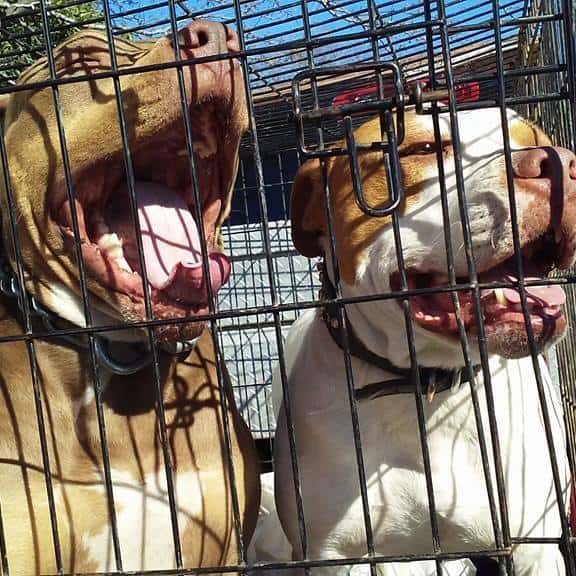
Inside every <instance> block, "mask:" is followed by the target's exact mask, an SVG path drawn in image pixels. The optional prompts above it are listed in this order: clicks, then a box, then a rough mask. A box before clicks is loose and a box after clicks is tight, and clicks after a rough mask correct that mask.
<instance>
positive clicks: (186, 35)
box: [177, 20, 240, 57]
mask: <svg viewBox="0 0 576 576" xmlns="http://www.w3.org/2000/svg"><path fill="white" fill-rule="evenodd" d="M177 41H178V47H179V48H180V49H181V50H182V51H184V52H185V53H186V55H187V57H190V56H192V57H199V56H214V55H216V54H222V53H225V52H238V51H239V50H240V48H239V44H238V36H237V35H236V33H235V32H234V31H233V30H231V29H230V28H228V27H227V26H225V25H224V24H220V23H218V22H210V21H208V20H194V21H192V22H190V24H188V25H187V26H185V27H184V28H181V29H180V30H179V31H178V35H177Z"/></svg>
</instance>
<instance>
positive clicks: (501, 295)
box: [494, 288, 508, 306]
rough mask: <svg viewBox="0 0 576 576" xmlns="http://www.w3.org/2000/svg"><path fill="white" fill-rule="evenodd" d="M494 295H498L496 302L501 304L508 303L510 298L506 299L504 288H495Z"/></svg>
mask: <svg viewBox="0 0 576 576" xmlns="http://www.w3.org/2000/svg"><path fill="white" fill-rule="evenodd" d="M494 295H495V296H496V302H498V304H500V305H501V306H506V305H507V304H508V300H506V296H505V295H504V290H503V289H502V288H494Z"/></svg>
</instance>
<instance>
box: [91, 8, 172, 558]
mask: <svg viewBox="0 0 576 576" xmlns="http://www.w3.org/2000/svg"><path fill="white" fill-rule="evenodd" d="M102 7H103V11H104V19H105V23H106V35H107V39H108V47H109V52H110V63H111V68H112V72H113V73H114V75H113V77H112V79H113V85H114V94H115V97H116V108H117V111H118V120H119V127H120V134H121V138H122V157H123V160H124V170H125V174H126V182H127V184H128V196H129V198H130V213H131V217H132V223H133V225H134V228H135V231H136V245H137V249H138V262H139V265H140V270H141V271H142V290H143V294H144V307H145V311H146V319H147V320H152V319H153V312H152V305H151V301H150V290H149V286H148V282H147V278H148V275H147V272H146V262H145V260H144V250H143V247H142V233H141V229H140V222H139V219H138V213H137V206H138V201H137V198H136V189H135V184H134V167H133V165H132V156H131V153H130V148H129V141H128V131H127V128H126V117H125V113H124V101H123V96H122V86H121V84H120V79H119V76H118V63H117V59H116V48H115V45H114V37H113V35H112V20H111V16H110V5H109V0H102ZM147 333H148V342H149V346H150V352H151V355H152V368H153V377H154V385H155V392H156V413H157V419H158V428H159V431H160V441H161V445H162V456H163V460H164V473H165V476H166V485H167V488H168V504H169V508H170V521H171V527H172V539H173V541H174V557H175V561H176V566H177V567H178V568H181V567H182V546H181V543H180V531H179V528H178V514H177V510H176V500H175V491H174V475H173V474H174V469H173V464H172V459H171V457H170V449H169V445H168V434H167V431H166V417H165V414H164V403H163V397H162V384H161V377H160V366H159V360H158V348H157V343H156V336H155V333H154V329H153V328H150V327H149V328H147Z"/></svg>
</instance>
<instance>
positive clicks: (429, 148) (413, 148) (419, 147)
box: [400, 142, 438, 156]
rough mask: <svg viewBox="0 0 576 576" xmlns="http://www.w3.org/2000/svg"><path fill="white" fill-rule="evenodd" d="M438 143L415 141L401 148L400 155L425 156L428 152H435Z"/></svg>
mask: <svg viewBox="0 0 576 576" xmlns="http://www.w3.org/2000/svg"><path fill="white" fill-rule="evenodd" d="M437 151H438V145H437V144H436V143H435V142H416V143H414V144H409V145H408V146H406V147H405V148H404V149H403V150H401V152H400V155H401V156H426V155H428V154H436V152H437Z"/></svg>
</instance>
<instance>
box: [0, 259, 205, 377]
mask: <svg viewBox="0 0 576 576" xmlns="http://www.w3.org/2000/svg"><path fill="white" fill-rule="evenodd" d="M59 288H60V287H59ZM61 288H62V290H63V291H64V292H65V294H66V296H67V299H68V300H72V301H73V305H72V306H71V308H73V309H80V307H81V306H80V303H79V302H77V300H78V297H77V296H76V295H74V294H73V293H72V292H71V291H69V290H67V289H66V288H64V287H61ZM0 295H2V296H4V297H5V300H6V301H7V302H6V304H7V306H8V307H9V308H10V307H11V308H13V309H14V310H13V313H14V316H15V317H21V318H26V317H27V316H28V317H29V318H30V321H31V322H32V323H36V325H37V326H38V329H39V332H40V333H41V332H46V333H49V334H51V333H54V332H58V331H60V332H62V334H61V335H59V339H60V340H61V341H62V342H63V343H65V344H66V345H68V346H72V347H73V348H76V349H78V350H80V351H84V352H86V353H92V352H91V348H92V349H93V353H94V354H95V356H96V358H97V359H98V363H99V364H100V366H102V367H103V368H104V369H105V370H107V371H108V372H109V373H111V374H116V375H119V376H127V375H130V374H135V373H137V372H139V371H140V370H142V369H143V368H145V367H147V366H148V365H150V364H151V363H152V359H153V355H152V354H151V352H150V350H149V348H148V346H147V345H146V343H145V342H144V341H142V340H140V339H134V341H126V338H125V334H124V332H125V331H122V334H121V337H120V339H119V340H118V339H116V338H114V336H112V338H110V337H107V336H104V335H103V334H95V335H94V336H93V338H92V342H93V344H91V343H90V336H89V334H88V333H84V332H77V331H76V330H77V327H78V324H79V323H78V322H74V321H73V320H72V319H70V318H62V317H61V316H60V315H58V314H56V313H54V312H52V311H51V310H50V309H48V308H46V307H45V306H43V305H42V304H41V303H40V302H39V301H38V300H37V299H36V298H34V297H33V296H32V295H30V294H26V293H25V292H24V291H22V290H21V288H20V283H19V282H18V279H17V277H16V275H15V274H14V273H13V271H12V269H11V267H10V265H9V264H8V263H7V261H6V260H4V259H3V258H2V256H1V254H0ZM24 298H26V301H25V300H24ZM80 316H83V315H80ZM109 323H110V324H113V323H114V320H113V319H111V321H110V322H109ZM81 327H82V328H84V326H81ZM110 341H113V343H114V345H113V346H110ZM196 341H197V339H196V340H192V341H188V342H174V343H170V344H169V345H162V349H163V350H164V351H165V352H168V353H169V354H173V355H176V356H180V355H183V354H186V355H187V354H188V353H189V352H190V351H191V350H192V349H193V348H194V346H195V345H196Z"/></svg>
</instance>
